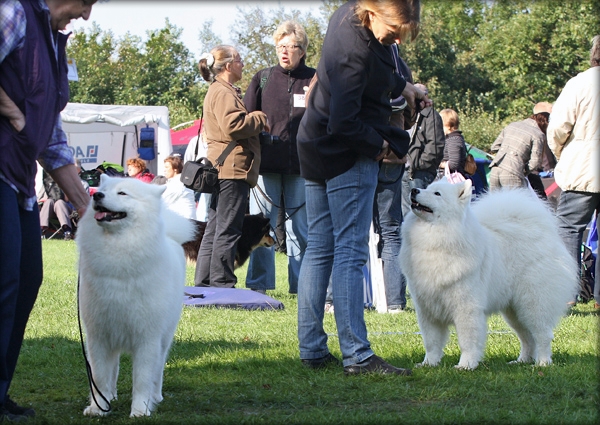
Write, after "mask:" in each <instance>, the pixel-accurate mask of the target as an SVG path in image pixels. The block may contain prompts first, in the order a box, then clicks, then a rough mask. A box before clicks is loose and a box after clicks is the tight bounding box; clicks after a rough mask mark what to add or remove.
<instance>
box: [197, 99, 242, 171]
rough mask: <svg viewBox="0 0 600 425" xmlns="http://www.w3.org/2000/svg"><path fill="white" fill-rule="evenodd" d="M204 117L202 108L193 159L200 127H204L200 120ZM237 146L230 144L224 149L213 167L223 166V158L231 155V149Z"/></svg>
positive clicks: (198, 142)
mask: <svg viewBox="0 0 600 425" xmlns="http://www.w3.org/2000/svg"><path fill="white" fill-rule="evenodd" d="M203 117H204V107H202V113H201V114H200V127H198V140H197V141H196V149H195V150H194V158H197V157H198V145H199V144H200V132H201V129H202V127H203V126H204V123H203V122H202V118H203ZM236 146H237V142H235V143H233V142H230V143H229V144H228V145H227V147H226V148H225V150H224V151H223V153H221V155H219V157H218V158H217V162H216V163H215V165H218V166H221V165H223V163H224V162H225V158H227V155H229V154H230V153H231V151H232V150H233V148H235V147H236Z"/></svg>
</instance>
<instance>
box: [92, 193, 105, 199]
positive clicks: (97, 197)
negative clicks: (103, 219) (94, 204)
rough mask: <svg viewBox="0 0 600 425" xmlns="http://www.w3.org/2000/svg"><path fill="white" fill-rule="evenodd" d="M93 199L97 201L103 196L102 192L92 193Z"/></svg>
mask: <svg viewBox="0 0 600 425" xmlns="http://www.w3.org/2000/svg"><path fill="white" fill-rule="evenodd" d="M93 197H94V201H99V200H100V199H102V198H104V193H102V192H96V193H94V196H93Z"/></svg>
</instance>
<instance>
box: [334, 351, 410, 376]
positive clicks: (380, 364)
mask: <svg viewBox="0 0 600 425" xmlns="http://www.w3.org/2000/svg"><path fill="white" fill-rule="evenodd" d="M363 373H381V374H386V375H403V376H410V375H412V370H410V369H402V368H399V367H395V366H392V365H391V364H389V363H387V362H386V361H385V360H383V359H382V358H381V357H379V356H376V355H375V354H373V355H372V356H371V357H369V358H368V359H367V360H364V361H362V362H360V363H357V364H353V365H351V366H346V367H345V368H344V374H345V375H361V374H363Z"/></svg>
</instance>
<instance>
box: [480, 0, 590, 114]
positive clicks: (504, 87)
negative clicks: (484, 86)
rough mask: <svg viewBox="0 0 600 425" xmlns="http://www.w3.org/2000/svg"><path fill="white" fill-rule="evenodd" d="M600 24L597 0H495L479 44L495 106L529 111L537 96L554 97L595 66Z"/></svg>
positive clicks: (541, 98)
mask: <svg viewBox="0 0 600 425" xmlns="http://www.w3.org/2000/svg"><path fill="white" fill-rule="evenodd" d="M599 28H600V3H598V2H597V1H589V0H587V1H586V0H584V1H581V0H564V1H562V0H561V1H555V0H548V1H536V2H530V1H515V0H513V1H502V2H500V1H498V2H495V3H493V4H492V6H491V7H490V8H489V9H488V10H487V13H486V14H485V21H484V22H483V23H482V25H481V28H480V29H479V33H480V36H481V37H480V38H479V39H478V40H477V42H476V43H475V44H474V46H473V50H474V60H475V61H478V62H480V63H481V64H482V66H485V68H486V70H487V73H488V77H489V79H490V81H491V83H492V84H493V87H494V93H493V95H494V98H495V102H496V104H495V106H496V107H497V108H499V109H500V111H502V112H503V113H505V114H507V115H514V114H520V115H526V114H528V113H530V111H531V107H532V106H533V105H534V104H535V103H536V102H539V101H550V102H552V101H554V100H555V99H556V98H557V96H558V94H559V93H560V91H561V89H562V88H563V87H564V85H565V83H566V82H567V81H568V79H570V78H571V77H573V76H574V75H576V74H577V73H578V72H580V71H583V70H585V69H587V68H588V67H589V55H588V51H589V47H590V40H591V38H592V37H593V36H594V35H595V34H597V33H598V29H599Z"/></svg>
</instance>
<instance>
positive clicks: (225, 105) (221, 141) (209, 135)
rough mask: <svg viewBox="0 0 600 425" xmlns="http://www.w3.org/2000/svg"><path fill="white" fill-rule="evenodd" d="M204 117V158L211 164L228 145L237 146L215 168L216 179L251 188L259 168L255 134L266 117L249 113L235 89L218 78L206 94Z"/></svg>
mask: <svg viewBox="0 0 600 425" xmlns="http://www.w3.org/2000/svg"><path fill="white" fill-rule="evenodd" d="M203 118H204V124H203V125H204V137H205V140H206V142H207V144H208V152H207V157H208V159H209V160H210V161H211V162H212V163H213V164H214V163H215V162H216V160H217V158H218V157H219V155H221V153H222V152H223V151H224V150H225V148H227V145H228V144H229V143H236V142H237V143H238V145H237V146H236V147H235V148H234V149H233V151H231V153H229V155H227V158H226V159H225V163H224V164H223V166H221V167H218V166H217V168H218V169H219V179H232V180H245V181H247V182H248V184H249V185H250V187H254V186H255V185H256V182H257V180H258V170H259V168H260V142H259V141H258V133H260V132H261V131H262V130H263V129H264V127H265V125H266V123H267V116H266V115H265V114H264V112H261V111H255V112H250V113H249V112H248V111H247V110H246V107H245V106H244V102H243V101H242V98H241V97H240V95H238V93H237V92H236V90H235V89H234V88H233V87H232V86H231V85H230V84H229V83H227V82H226V81H225V80H223V79H222V78H220V77H217V78H216V80H215V81H214V82H213V83H211V85H210V87H209V88H208V93H206V97H205V99H204V115H203Z"/></svg>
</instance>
